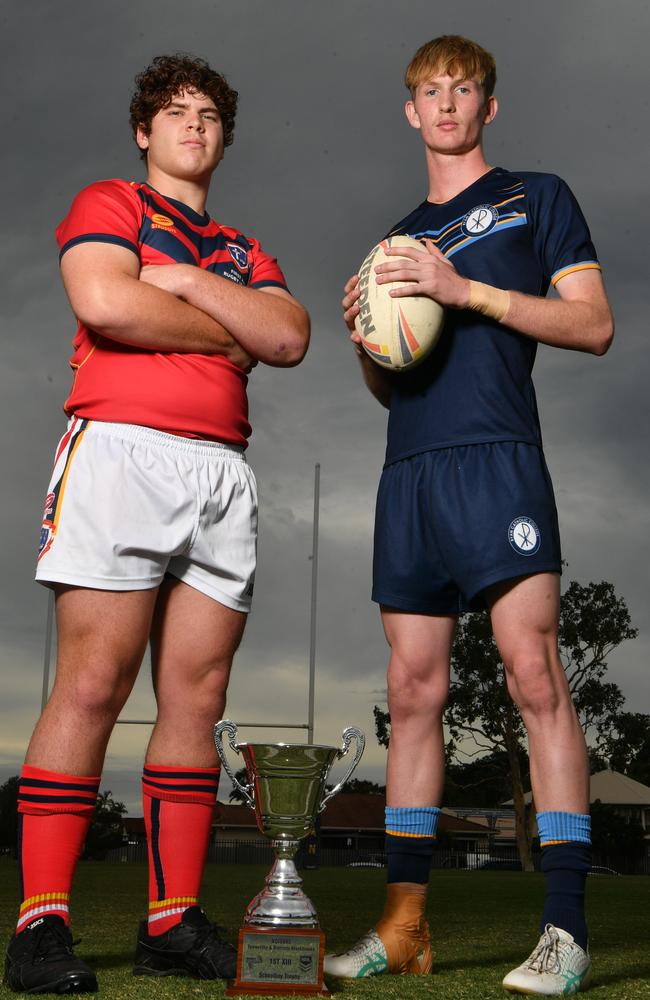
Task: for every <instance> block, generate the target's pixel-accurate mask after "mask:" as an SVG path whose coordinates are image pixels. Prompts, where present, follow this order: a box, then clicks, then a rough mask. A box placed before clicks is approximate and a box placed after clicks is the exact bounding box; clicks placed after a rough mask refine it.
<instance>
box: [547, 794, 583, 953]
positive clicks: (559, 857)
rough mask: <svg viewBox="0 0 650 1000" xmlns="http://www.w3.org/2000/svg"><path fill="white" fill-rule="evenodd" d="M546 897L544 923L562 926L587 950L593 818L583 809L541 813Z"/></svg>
mask: <svg viewBox="0 0 650 1000" xmlns="http://www.w3.org/2000/svg"><path fill="white" fill-rule="evenodd" d="M537 826H538V830H539V839H540V845H541V848H542V871H543V872H544V875H545V878H546V900H545V902H544V911H543V913H542V919H541V924H540V930H541V931H542V932H543V930H544V928H545V926H546V924H553V925H554V926H555V927H561V928H562V930H565V931H568V933H569V934H571V935H572V936H573V939H574V941H575V942H576V944H579V945H580V947H581V948H583V949H584V950H585V951H586V950H587V942H588V934H587V923H586V920H585V883H586V880H587V874H588V872H589V869H590V867H591V818H590V817H589V816H587V815H584V814H581V813H566V812H543V813H538V814H537Z"/></svg>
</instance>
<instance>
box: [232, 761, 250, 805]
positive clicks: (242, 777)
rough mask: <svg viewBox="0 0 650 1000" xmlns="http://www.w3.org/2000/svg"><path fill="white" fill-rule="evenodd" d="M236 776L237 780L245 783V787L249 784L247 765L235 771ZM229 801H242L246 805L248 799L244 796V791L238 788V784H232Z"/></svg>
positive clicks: (241, 783)
mask: <svg viewBox="0 0 650 1000" xmlns="http://www.w3.org/2000/svg"><path fill="white" fill-rule="evenodd" d="M235 777H236V779H237V781H238V782H239V784H240V785H244V787H245V786H247V785H248V777H247V775H246V768H245V767H240V769H239V770H238V771H235ZM228 801H229V802H241V804H242V805H246V799H245V798H244V796H243V795H242V793H241V792H240V791H239V789H238V788H237V785H233V786H232V789H231V791H230V795H229V796H228Z"/></svg>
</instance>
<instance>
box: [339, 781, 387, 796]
mask: <svg viewBox="0 0 650 1000" xmlns="http://www.w3.org/2000/svg"><path fill="white" fill-rule="evenodd" d="M341 791H342V792H351V793H352V794H353V795H383V794H384V792H385V791H386V785H378V784H377V783H376V782H374V781H367V780H366V779H365V778H351V779H350V781H346V783H345V784H344V785H343V788H342V789H341Z"/></svg>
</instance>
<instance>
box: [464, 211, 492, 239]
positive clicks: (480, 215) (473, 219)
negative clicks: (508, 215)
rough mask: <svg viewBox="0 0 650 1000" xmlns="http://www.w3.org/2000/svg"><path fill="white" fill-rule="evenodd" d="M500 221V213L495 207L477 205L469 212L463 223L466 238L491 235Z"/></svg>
mask: <svg viewBox="0 0 650 1000" xmlns="http://www.w3.org/2000/svg"><path fill="white" fill-rule="evenodd" d="M498 221H499V213H498V212H497V210H496V208H495V207H494V206H493V205H477V206H476V208H473V209H472V210H471V212H468V213H467V215H466V216H465V218H464V219H463V222H462V226H461V228H462V230H463V232H464V233H465V235H466V236H482V235H483V233H489V231H490V229H493V228H494V226H496V224H497V222H498Z"/></svg>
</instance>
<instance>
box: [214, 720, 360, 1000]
mask: <svg viewBox="0 0 650 1000" xmlns="http://www.w3.org/2000/svg"><path fill="white" fill-rule="evenodd" d="M224 733H226V734H227V735H228V742H229V744H230V747H231V749H232V750H233V751H234V752H235V753H236V754H241V755H242V757H243V759H244V764H245V765H246V774H247V778H248V783H247V784H246V785H242V784H241V783H240V782H239V781H238V780H237V779H236V777H235V775H234V774H233V772H232V770H231V768H230V765H229V764H228V760H227V758H226V755H225V751H224V747H223V734H224ZM236 734H237V726H236V725H235V724H234V722H230V721H229V720H228V719H224V720H222V721H221V722H218V723H217V725H216V726H215V727H214V741H215V744H216V747H217V751H218V753H219V757H220V758H221V761H222V763H223V766H224V770H225V771H226V774H227V775H228V777H229V778H230V780H231V781H232V783H233V785H234V787H235V788H237V789H238V790H239V792H240V793H241V794H242V795H243V797H244V800H245V801H246V802H247V803H248V805H249V806H250V807H251V809H253V810H254V812H255V818H256V820H257V826H258V828H259V830H260V832H261V833H263V834H264V835H265V836H266V837H269V838H270V840H271V844H272V846H273V848H274V850H275V860H274V862H273V865H272V867H271V870H270V872H269V874H268V875H267V876H266V880H265V881H266V886H265V888H264V889H262V890H261V892H258V894H257V896H255V898H254V899H253V900H252V901H251V902H250V903H249V904H248V907H247V908H246V913H245V915H244V925H243V927H241V928H240V931H239V944H238V949H237V975H236V978H235V979H234V980H233V981H232V983H230V984H229V986H228V989H227V990H226V994H227V995H228V996H235V995H237V994H239V993H252V994H256V993H257V994H273V993H284V994H301V995H320V996H329V992H328V990H327V989H326V987H325V985H324V982H323V958H324V954H325V936H324V934H323V932H322V930H321V929H320V926H319V923H318V917H317V916H316V910H315V909H314V906H313V903H312V902H311V900H310V899H309V898H308V897H307V896H306V895H305V893H304V891H303V889H302V879H301V878H300V876H299V874H298V871H297V869H296V865H295V862H294V856H295V854H296V851H297V850H298V847H299V845H300V841H301V839H302V838H303V837H306V836H307V834H308V833H309V831H310V830H311V829H312V827H313V826H314V823H315V820H316V817H317V816H318V814H319V813H321V812H322V811H323V809H324V808H325V806H326V805H327V803H328V802H329V801H330V799H332V798H333V797H334V796H335V795H336V794H337V792H340V790H341V788H342V787H343V785H344V784H345V782H346V781H347V780H348V779H349V778H350V776H351V775H352V772H353V771H354V769H355V768H356V766H357V764H358V763H359V760H360V759H361V755H362V753H363V749H364V746H365V742H366V740H365V736H364V735H363V733H362V732H361V731H360V730H359V729H355V728H354V727H349V728H348V729H345V730H344V732H343V745H342V746H341V747H327V746H312V745H309V744H303V743H236V742H235V737H236ZM352 740H355V741H356V752H355V755H354V759H353V761H352V763H351V765H350V767H349V768H348V771H347V773H346V774H345V776H344V777H343V779H342V780H341V781H340V782H339V783H338V785H336V786H335V787H334V788H332V789H331V791H329V792H326V791H325V783H326V781H327V777H328V775H329V772H330V769H331V767H332V765H333V764H334V762H335V761H337V760H340V759H341V758H342V757H345V756H346V754H347V753H348V751H349V749H350V744H351V742H352Z"/></svg>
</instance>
